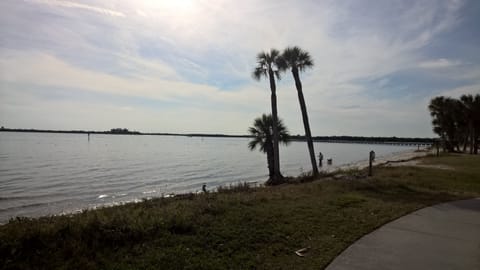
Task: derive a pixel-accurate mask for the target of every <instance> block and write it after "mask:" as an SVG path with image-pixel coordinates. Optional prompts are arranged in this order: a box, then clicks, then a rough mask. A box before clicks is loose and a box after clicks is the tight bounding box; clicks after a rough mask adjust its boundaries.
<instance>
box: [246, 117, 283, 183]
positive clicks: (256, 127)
mask: <svg viewBox="0 0 480 270" xmlns="http://www.w3.org/2000/svg"><path fill="white" fill-rule="evenodd" d="M276 130H277V132H278V135H279V136H278V139H279V142H280V143H283V144H285V145H287V144H288V143H289V141H290V140H289V138H290V135H289V133H288V130H287V128H286V127H285V125H284V124H283V122H282V120H281V119H277V128H276ZM248 132H249V133H250V135H251V136H252V138H253V139H252V140H251V141H250V142H249V143H248V147H249V148H250V150H254V149H256V148H258V149H259V150H260V151H261V152H263V153H265V154H267V165H268V175H269V178H268V181H267V185H271V184H275V181H276V180H275V178H274V177H275V171H274V157H273V117H272V115H271V114H269V115H266V114H263V115H262V116H261V117H258V118H255V120H254V121H253V126H252V127H250V128H249V129H248ZM281 177H282V178H283V176H281ZM272 182H274V183H272Z"/></svg>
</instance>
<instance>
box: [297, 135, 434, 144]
mask: <svg viewBox="0 0 480 270" xmlns="http://www.w3.org/2000/svg"><path fill="white" fill-rule="evenodd" d="M292 140H302V141H303V140H305V137H304V136H292ZM313 140H314V141H317V142H359V143H400V144H401V143H413V144H433V143H434V142H435V139H433V138H403V137H402V138H399V137H363V136H315V137H313Z"/></svg>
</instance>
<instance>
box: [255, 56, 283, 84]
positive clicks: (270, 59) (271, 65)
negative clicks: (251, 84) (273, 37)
mask: <svg viewBox="0 0 480 270" xmlns="http://www.w3.org/2000/svg"><path fill="white" fill-rule="evenodd" d="M281 66H283V62H282V59H281V55H280V52H279V51H278V50H277V49H270V52H261V53H258V54H257V66H256V67H255V69H254V70H253V74H252V77H253V78H254V79H255V80H257V81H259V80H260V79H262V77H265V78H268V76H269V74H268V73H269V71H272V72H273V74H275V77H277V79H280V71H281V68H280V67H281Z"/></svg>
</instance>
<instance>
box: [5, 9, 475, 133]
mask: <svg viewBox="0 0 480 270" xmlns="http://www.w3.org/2000/svg"><path fill="white" fill-rule="evenodd" d="M479 15H480V1H477V0H470V1H468V0H465V1H463V0H451V1H448V0H389V1H384V0H368V1H367V0H365V1H358V0H331V1H320V0H319V1H313V0H311V1H308V0H305V1H293V0H288V1H287V0H274V1H269V0H262V1H256V0H255V1H254V0H242V1H238V0H235V1H228V0H168V1H163V0H144V1H140V0H123V1H113V0H101V1H100V0H96V1H94V0H88V1H76V0H70V1H63V0H58V1H55V0H24V1H21V0H2V1H0V125H1V126H5V127H8V128H36V129H58V130H110V129H111V128H128V129H129V130H138V131H141V132H171V133H224V134H246V133H247V130H248V127H249V126H251V125H252V123H253V119H254V118H256V117H258V116H260V115H261V114H262V113H270V112H271V105H270V88H269V84H268V81H267V80H261V81H255V80H254V79H252V76H251V74H252V71H253V69H254V67H255V65H256V55H257V54H258V53H259V52H262V51H267V50H269V49H270V48H276V49H278V50H283V49H285V48H286V47H288V46H299V47H301V48H302V49H304V50H306V51H308V52H309V53H310V54H311V56H312V58H313V61H314V67H313V68H311V69H309V70H305V71H304V72H303V73H302V74H301V80H302V83H303V91H304V95H305V99H306V103H307V109H308V114H309V118H310V126H311V130H312V134H313V135H315V136H329V135H352V136H397V137H432V136H434V134H433V132H432V128H431V123H430V122H431V119H430V115H429V113H428V109H427V106H428V103H429V101H430V99H431V98H433V97H435V96H439V95H443V96H452V97H459V96H460V95H462V94H479V93H480V53H479V52H480V49H479V48H480V16H479ZM277 83H278V85H277V99H278V114H279V116H280V118H282V119H283V120H284V123H285V124H286V126H287V128H288V129H289V130H290V132H291V133H292V134H304V129H303V122H302V117H301V113H300V109H299V103H298V98H297V93H296V89H295V86H294V82H293V79H292V75H291V72H289V71H287V72H285V73H284V74H282V78H281V80H279V81H278V82H277Z"/></svg>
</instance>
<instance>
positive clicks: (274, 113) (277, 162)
mask: <svg viewBox="0 0 480 270" xmlns="http://www.w3.org/2000/svg"><path fill="white" fill-rule="evenodd" d="M268 77H269V79H270V90H271V92H272V95H271V102H272V121H273V126H272V133H273V172H274V178H273V179H272V180H273V181H272V184H278V183H280V181H281V175H280V154H279V149H278V129H277V127H278V125H277V122H278V112H277V93H276V91H277V88H276V85H275V76H274V73H273V70H272V69H269V71H268Z"/></svg>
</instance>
